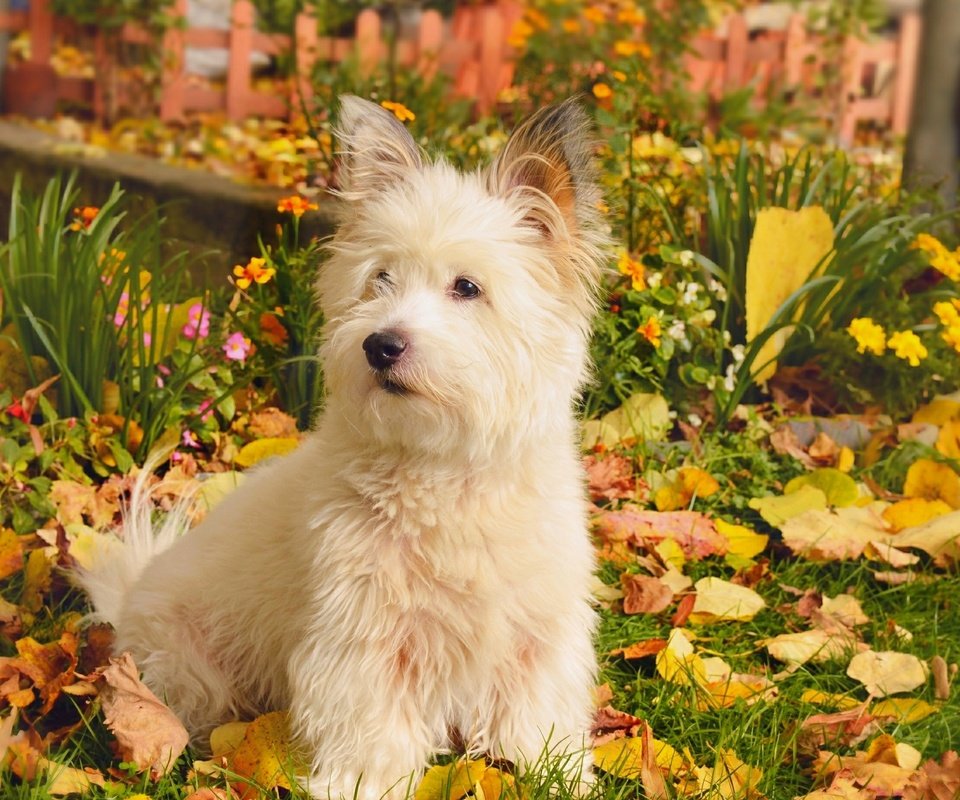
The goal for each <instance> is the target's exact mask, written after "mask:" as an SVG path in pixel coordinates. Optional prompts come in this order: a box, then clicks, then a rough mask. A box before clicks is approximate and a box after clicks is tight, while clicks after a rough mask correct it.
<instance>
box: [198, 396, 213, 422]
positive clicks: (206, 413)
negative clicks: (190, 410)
mask: <svg viewBox="0 0 960 800" xmlns="http://www.w3.org/2000/svg"><path fill="white" fill-rule="evenodd" d="M197 413H198V414H199V415H200V421H201V422H206V421H207V420H208V419H210V417H212V416H213V401H212V400H204V401H203V402H202V403H201V404H200V405H199V407H198V408H197Z"/></svg>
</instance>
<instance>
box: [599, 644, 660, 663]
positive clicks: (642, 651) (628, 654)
mask: <svg viewBox="0 0 960 800" xmlns="http://www.w3.org/2000/svg"><path fill="white" fill-rule="evenodd" d="M666 646H667V640H666V639H646V640H645V641H642V642H637V643H636V644H631V645H627V646H626V647H618V648H616V649H615V650H611V651H610V655H612V656H621V657H622V658H625V659H627V660H632V659H637V658H647V657H649V656H655V655H656V654H657V653H659V652H660V651H661V650H663V649H664V648H665V647H666Z"/></svg>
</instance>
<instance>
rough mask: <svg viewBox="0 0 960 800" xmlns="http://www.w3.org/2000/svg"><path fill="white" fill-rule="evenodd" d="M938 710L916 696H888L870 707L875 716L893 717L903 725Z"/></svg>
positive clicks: (924, 717) (917, 720)
mask: <svg viewBox="0 0 960 800" xmlns="http://www.w3.org/2000/svg"><path fill="white" fill-rule="evenodd" d="M938 711H940V709H939V708H937V707H936V706H932V705H930V704H929V703H928V702H926V701H925V700H921V699H919V698H916V697H888V698H887V699H886V700H881V701H880V702H878V703H874V704H873V705H872V706H871V707H870V713H871V714H872V715H873V716H874V717H893V718H894V719H895V720H896V721H897V722H899V723H900V724H902V725H909V724H910V723H913V722H919V721H920V720H922V719H926V718H927V717H929V716H930V715H931V714H936V713H937V712H938Z"/></svg>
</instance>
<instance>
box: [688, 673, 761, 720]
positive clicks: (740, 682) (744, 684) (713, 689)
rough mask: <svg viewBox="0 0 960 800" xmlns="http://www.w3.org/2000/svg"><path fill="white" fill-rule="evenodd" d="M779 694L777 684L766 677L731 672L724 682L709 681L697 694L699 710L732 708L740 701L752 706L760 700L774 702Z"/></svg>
mask: <svg viewBox="0 0 960 800" xmlns="http://www.w3.org/2000/svg"><path fill="white" fill-rule="evenodd" d="M777 694H778V692H777V687H776V684H774V682H773V681H771V680H770V679H769V678H768V677H767V676H766V675H748V674H744V673H740V672H731V673H730V674H729V675H727V676H726V677H725V679H724V680H720V681H708V682H707V683H706V684H704V686H702V687H701V691H699V692H698V693H697V709H698V710H699V711H708V710H710V709H716V708H730V707H731V706H732V705H734V703H736V702H737V701H738V700H743V701H745V702H746V704H747V705H752V704H753V703H756V702H758V701H759V700H773V699H775V698H776V696H777Z"/></svg>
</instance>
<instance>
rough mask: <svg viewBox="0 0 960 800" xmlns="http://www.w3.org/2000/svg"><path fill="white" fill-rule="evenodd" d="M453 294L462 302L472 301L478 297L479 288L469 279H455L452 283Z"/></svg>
mask: <svg viewBox="0 0 960 800" xmlns="http://www.w3.org/2000/svg"><path fill="white" fill-rule="evenodd" d="M453 293H454V294H455V295H456V296H457V297H462V298H463V299H464V300H473V299H474V298H476V297H479V296H480V287H479V286H477V284H475V283H474V282H473V281H472V280H470V279H469V278H457V279H456V280H455V281H454V282H453Z"/></svg>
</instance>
